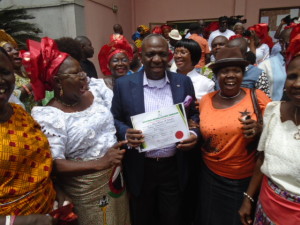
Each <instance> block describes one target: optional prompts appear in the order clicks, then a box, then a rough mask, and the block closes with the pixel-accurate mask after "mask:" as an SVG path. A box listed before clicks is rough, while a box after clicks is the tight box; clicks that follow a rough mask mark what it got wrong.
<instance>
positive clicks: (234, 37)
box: [229, 34, 243, 40]
mask: <svg viewBox="0 0 300 225" xmlns="http://www.w3.org/2000/svg"><path fill="white" fill-rule="evenodd" d="M242 37H243V35H240V34H235V35H232V36H231V37H230V38H229V40H233V39H237V38H242Z"/></svg>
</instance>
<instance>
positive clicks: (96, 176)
mask: <svg viewBox="0 0 300 225" xmlns="http://www.w3.org/2000/svg"><path fill="white" fill-rule="evenodd" d="M89 86H90V91H91V92H92V94H93V96H94V101H93V104H92V105H91V106H90V107H89V108H87V109H86V110H84V111H80V112H74V113H65V112H63V111H61V110H59V109H57V108H54V107H51V106H44V107H34V108H33V110H32V116H33V117H34V119H35V120H36V121H37V122H38V123H39V124H40V125H41V126H42V130H43V131H44V133H45V134H46V136H47V137H48V140H49V142H50V146H51V151H52V156H53V158H54V159H67V160H75V161H82V160H84V161H87V160H94V159H98V158H101V157H102V156H104V154H105V153H106V152H107V150H108V149H109V148H110V147H111V146H113V145H114V144H115V143H116V142H117V139H116V136H115V133H116V130H115V127H114V120H113V116H112V114H111V112H110V107H111V100H112V96H113V93H112V91H111V90H110V89H109V88H107V87H106V85H105V84H104V82H103V80H102V79H94V78H92V79H91V82H90V85H89ZM61 178H62V179H61ZM111 178H112V168H111V169H106V170H102V171H99V172H96V173H91V174H88V175H83V176H75V177H72V176H59V180H58V182H59V184H60V185H61V186H62V187H63V189H64V190H65V192H66V193H67V194H68V195H69V196H70V197H71V199H72V201H73V203H74V210H75V213H76V214H77V215H78V224H79V225H102V224H109V225H128V224H129V207H128V199H127V195H126V192H125V190H123V191H122V192H121V193H118V194H119V195H120V196H118V197H115V196H114V195H113V194H111V193H112V188H111V186H110V183H109V181H110V179H111Z"/></svg>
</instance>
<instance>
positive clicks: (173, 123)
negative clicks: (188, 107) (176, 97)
mask: <svg viewBox="0 0 300 225" xmlns="http://www.w3.org/2000/svg"><path fill="white" fill-rule="evenodd" d="M131 122H132V125H133V128H134V129H136V130H141V131H142V132H143V135H144V136H145V138H144V140H145V142H144V143H143V144H142V145H141V148H140V152H146V151H150V150H153V149H160V148H163V147H166V146H168V145H171V144H175V143H176V142H179V141H181V140H184V139H187V138H189V137H190V132H189V127H188V123H187V119H186V114H185V109H184V106H183V103H180V104H176V105H172V106H169V107H166V108H161V109H159V110H157V111H153V112H147V113H142V114H138V115H135V116H132V117H131Z"/></svg>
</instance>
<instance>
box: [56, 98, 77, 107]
mask: <svg viewBox="0 0 300 225" xmlns="http://www.w3.org/2000/svg"><path fill="white" fill-rule="evenodd" d="M55 100H56V101H58V102H59V103H60V104H62V105H64V106H67V107H74V106H76V105H78V104H79V102H75V103H73V104H67V103H65V102H63V101H62V100H60V99H58V98H55Z"/></svg>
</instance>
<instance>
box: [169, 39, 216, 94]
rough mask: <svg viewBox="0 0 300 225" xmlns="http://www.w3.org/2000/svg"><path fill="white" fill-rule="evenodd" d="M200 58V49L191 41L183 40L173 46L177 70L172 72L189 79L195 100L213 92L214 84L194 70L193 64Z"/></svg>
mask: <svg viewBox="0 0 300 225" xmlns="http://www.w3.org/2000/svg"><path fill="white" fill-rule="evenodd" d="M200 58H201V48H200V46H199V44H198V43H197V42H196V41H194V40H192V39H183V40H181V41H179V42H178V43H177V44H176V46H175V51H174V61H175V64H176V67H177V69H176V70H174V71H172V72H177V73H180V74H184V75H186V76H188V77H190V78H191V80H192V82H193V86H194V89H195V95H196V98H197V100H200V99H201V98H202V96H204V95H206V94H207V93H210V92H212V91H214V86H215V84H214V82H213V81H212V80H210V79H208V78H207V77H205V76H203V75H201V74H199V73H198V72H197V71H196V69H195V64H196V63H198V62H199V59H200Z"/></svg>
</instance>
